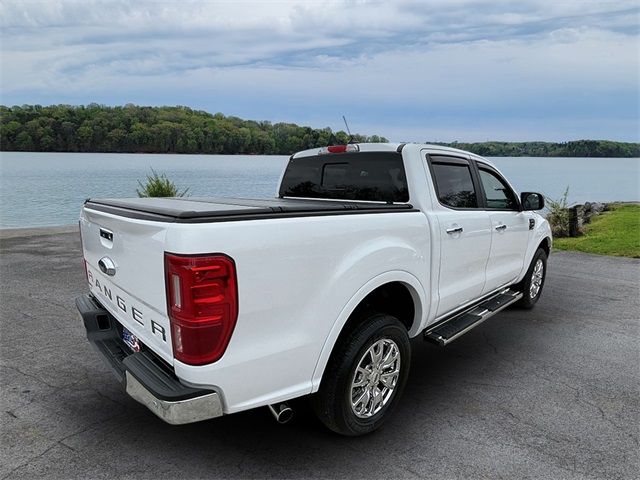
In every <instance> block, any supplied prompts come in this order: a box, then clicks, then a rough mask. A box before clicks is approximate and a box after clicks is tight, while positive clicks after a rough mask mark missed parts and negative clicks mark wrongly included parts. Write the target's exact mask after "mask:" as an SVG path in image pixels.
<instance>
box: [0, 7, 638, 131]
mask: <svg viewBox="0 0 640 480" xmlns="http://www.w3.org/2000/svg"><path fill="white" fill-rule="evenodd" d="M638 11H639V10H638V8H637V6H636V3H635V2H632V1H616V2H607V1H594V0H585V1H581V2H574V1H543V0H522V1H520V2H510V1H505V0H495V1H467V0H435V1H427V2H421V1H356V0H352V1H310V2H305V1H284V0H281V1H251V2H245V1H242V2H241V1H180V2H178V1H173V2H172V1H161V2H152V1H135V2H125V1H112V2H104V1H98V2H88V1H65V2H61V1H51V2H42V1H28V0H27V1H11V0H4V1H3V2H2V3H1V4H0V26H1V27H2V30H3V36H2V47H1V48H2V56H1V69H2V72H1V77H0V78H1V81H0V83H1V87H2V92H3V93H2V95H3V97H2V99H0V100H2V102H3V103H20V102H30V103H33V102H42V103H45V102H69V103H88V102H90V101H94V100H95V101H103V102H107V103H124V102H127V101H133V102H147V103H154V104H175V103H186V104H190V105H193V106H195V107H203V108H213V109H214V110H217V107H216V106H215V105H216V102H217V104H220V105H221V106H222V107H226V108H228V109H230V110H232V111H236V112H242V113H245V112H246V113H248V115H247V116H250V117H256V116H258V115H265V116H266V117H265V116H262V117H261V118H271V119H285V118H281V115H283V112H286V113H287V115H290V118H288V119H289V120H295V121H320V122H322V119H323V118H325V117H323V115H326V114H323V113H322V112H323V111H327V110H329V109H331V108H334V109H336V108H344V109H345V110H352V111H355V112H356V115H358V113H357V112H361V115H362V116H363V117H368V116H370V115H372V114H375V115H379V116H380V117H381V118H380V120H379V121H378V123H377V124H372V125H373V126H375V125H378V127H379V128H378V131H380V129H383V130H384V129H385V128H387V129H388V130H389V131H392V130H396V129H400V128H404V129H405V130H404V131H410V130H411V131H418V130H420V127H418V124H419V123H421V124H424V123H425V122H428V121H429V119H432V118H434V117H435V118H438V117H441V116H442V115H443V113H442V111H443V110H445V111H449V115H452V116H455V115H458V116H459V117H464V116H470V117H473V119H474V121H475V122H476V123H481V122H486V125H484V126H482V127H477V128H478V132H484V130H487V131H489V132H490V131H491V128H494V130H495V129H497V128H503V125H502V124H501V123H500V122H501V121H502V120H500V121H498V120H491V119H492V118H494V117H500V119H502V118H503V117H504V116H508V115H512V116H514V118H518V119H519V121H520V122H521V123H523V124H527V125H533V126H535V121H536V120H537V119H538V118H539V116H540V115H541V114H542V113H541V105H543V104H544V103H545V102H548V103H549V104H550V107H554V106H555V109H553V108H550V111H549V116H550V118H549V120H548V121H547V124H548V122H552V118H551V117H554V118H557V119H564V120H562V122H565V123H562V122H561V121H560V120H558V122H559V123H558V125H561V124H562V125H564V126H565V127H563V128H565V129H566V130H567V131H568V130H571V129H568V128H566V125H567V123H566V119H567V118H569V117H571V116H572V115H573V116H574V117H575V118H576V122H575V125H580V124H582V125H586V124H589V122H586V123H585V122H584V118H586V117H589V118H591V117H594V116H596V115H597V114H598V113H600V114H602V112H605V113H607V112H608V114H609V115H610V116H611V117H610V118H611V125H613V124H614V123H615V124H616V126H617V125H618V124H619V123H620V122H621V119H623V118H626V117H628V116H629V111H630V105H629V103H630V102H631V103H633V102H636V104H637V101H638V94H637V86H638V81H639V79H638V67H639V65H638V54H639V53H640V52H639V47H638V33H637V22H638ZM257 102H258V103H257ZM607 102H609V103H612V102H614V103H615V102H621V105H619V106H618V107H619V108H617V110H616V108H614V107H616V105H607ZM590 103H592V104H593V108H588V107H589V104H590ZM603 103H604V105H602V104H603ZM252 104H253V105H252ZM260 104H263V107H260ZM277 104H279V105H283V106H284V107H283V108H280V109H279V110H278V109H277V108H275V107H274V106H271V107H270V106H269V105H277ZM251 106H253V107H254V111H255V112H256V113H255V114H252V113H251V108H250V107H251ZM519 107H520V109H519ZM631 107H633V106H631ZM403 110H404V111H407V112H408V114H407V115H404V116H403V115H402V114H401V113H402V111H403ZM567 110H568V111H567ZM314 112H316V113H314ZM228 113H233V112H228ZM336 115H338V114H335V115H334V116H336ZM625 116H626V117H625ZM523 117H524V120H526V118H527V117H528V118H529V121H528V123H527V121H524V120H523ZM580 118H582V119H583V121H582V123H581V121H578V120H579V119H580ZM387 119H388V120H387ZM465 120H468V119H467V118H461V123H464V121H465ZM325 121H326V120H325ZM492 121H493V122H494V124H495V127H491V122H492ZM385 122H386V123H385ZM390 122H392V124H391V125H390V124H389V123H390ZM504 124H505V125H507V126H508V125H509V122H504ZM513 124H514V125H515V123H513ZM637 128H638V121H637V115H636V118H635V119H634V118H631V119H630V120H629V122H627V127H626V130H625V133H624V135H625V136H626V137H629V136H633V135H636V134H637ZM412 129H413V130H412ZM445 131H449V127H446V128H443V132H445ZM383 133H384V131H383ZM458 139H461V138H458Z"/></svg>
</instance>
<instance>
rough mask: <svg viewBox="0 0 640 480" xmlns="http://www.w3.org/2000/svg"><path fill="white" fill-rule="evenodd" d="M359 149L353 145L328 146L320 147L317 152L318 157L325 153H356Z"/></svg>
mask: <svg viewBox="0 0 640 480" xmlns="http://www.w3.org/2000/svg"><path fill="white" fill-rule="evenodd" d="M358 151H360V147H358V145H356V144H354V143H349V144H347V145H330V146H328V147H322V148H321V149H320V150H318V155H325V154H327V153H345V152H358Z"/></svg>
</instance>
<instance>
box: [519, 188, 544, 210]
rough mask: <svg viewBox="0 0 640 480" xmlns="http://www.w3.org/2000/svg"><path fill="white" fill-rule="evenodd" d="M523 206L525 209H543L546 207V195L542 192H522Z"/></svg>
mask: <svg viewBox="0 0 640 480" xmlns="http://www.w3.org/2000/svg"><path fill="white" fill-rule="evenodd" d="M522 207H523V208H524V209H525V210H541V209H542V208H544V197H543V196H542V195H541V194H540V193H534V192H525V193H523V194H522Z"/></svg>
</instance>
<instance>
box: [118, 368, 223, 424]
mask: <svg viewBox="0 0 640 480" xmlns="http://www.w3.org/2000/svg"><path fill="white" fill-rule="evenodd" d="M125 379H126V380H125V381H126V383H127V387H126V389H127V393H128V394H129V395H130V396H131V397H132V398H133V399H134V400H136V401H138V402H140V403H141V404H142V405H144V406H145V407H147V408H148V409H149V410H151V411H152V412H153V413H155V414H156V415H157V416H158V417H160V418H161V419H162V420H164V421H165V422H167V423H170V424H172V425H182V424H185V423H193V422H200V421H202V420H209V419H211V418H216V417H220V416H222V414H223V412H222V402H221V401H220V396H219V395H218V394H217V393H216V392H212V393H208V394H206V395H202V396H199V397H194V398H188V399H186V400H178V401H175V402H170V401H167V400H162V399H159V398H156V397H155V396H153V394H152V393H151V392H149V390H147V389H146V388H145V386H144V385H143V384H142V383H140V382H139V381H138V380H137V379H136V377H134V376H133V375H131V373H130V372H126V376H125Z"/></svg>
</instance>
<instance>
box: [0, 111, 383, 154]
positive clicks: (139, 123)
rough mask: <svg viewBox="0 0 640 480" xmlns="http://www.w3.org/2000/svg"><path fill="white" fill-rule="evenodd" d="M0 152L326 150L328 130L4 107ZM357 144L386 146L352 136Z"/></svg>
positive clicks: (181, 115)
mask: <svg viewBox="0 0 640 480" xmlns="http://www.w3.org/2000/svg"><path fill="white" fill-rule="evenodd" d="M0 124H1V127H2V128H1V130H0V150H4V151H38V152H117V153H227V154H235V153H239V154H284V155H287V154H291V153H293V152H296V151H298V150H304V149H306V148H313V147H318V146H326V145H328V144H329V142H330V141H331V137H332V135H333V136H334V137H335V138H336V140H335V141H336V142H340V143H346V142H347V141H348V140H349V136H348V135H347V134H346V133H345V132H343V131H338V132H333V131H332V130H331V129H330V128H322V129H317V128H311V127H302V126H299V125H296V124H293V123H273V124H272V123H271V122H256V121H253V120H243V119H241V118H237V117H226V116H224V115H223V114H221V113H216V114H210V113H207V112H203V111H199V110H192V109H191V108H187V107H179V106H178V107H139V106H135V105H125V106H124V107H107V106H104V105H98V104H90V105H87V106H82V105H81V106H70V105H51V106H48V107H43V106H40V105H23V106H20V107H5V106H0ZM354 139H355V141H358V142H386V141H387V139H386V138H384V137H379V136H377V135H372V136H370V137H369V136H366V135H360V134H354Z"/></svg>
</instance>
